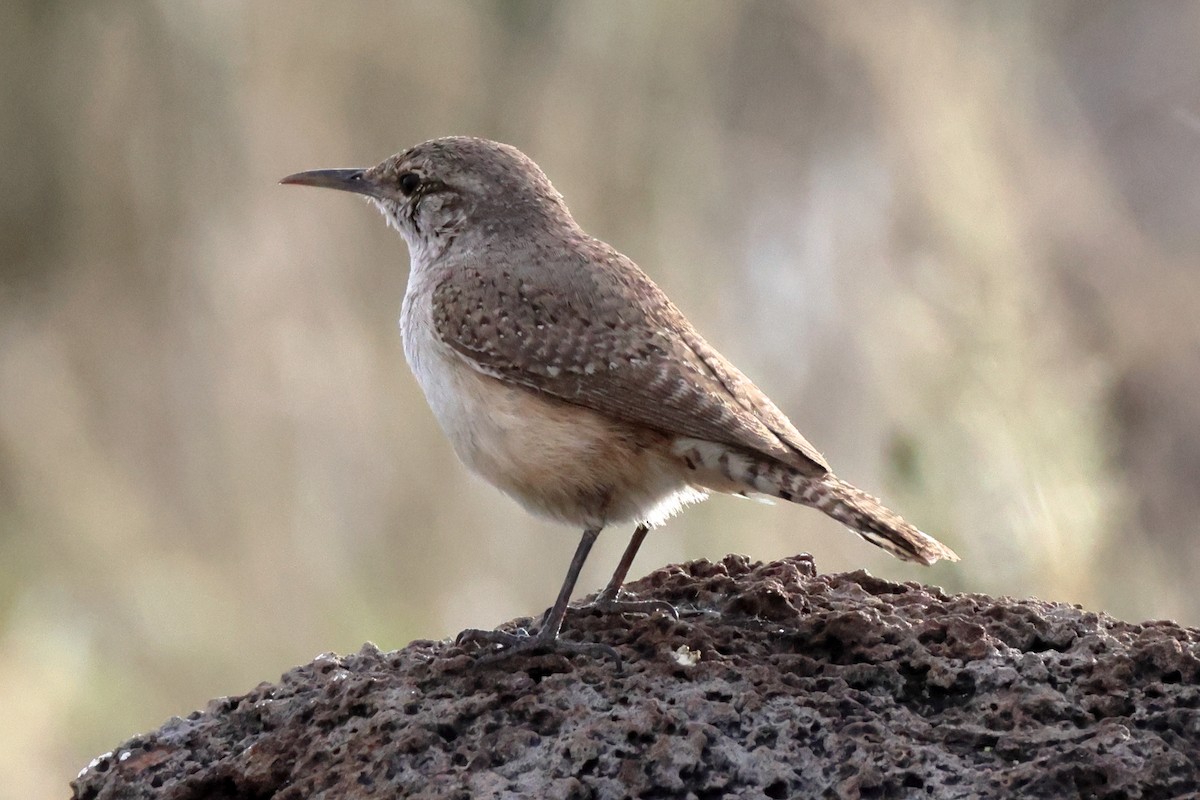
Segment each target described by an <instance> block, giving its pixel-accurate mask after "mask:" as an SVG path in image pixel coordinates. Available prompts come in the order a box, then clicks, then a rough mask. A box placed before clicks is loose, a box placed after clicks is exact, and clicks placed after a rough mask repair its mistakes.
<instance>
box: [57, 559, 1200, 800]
mask: <svg viewBox="0 0 1200 800" xmlns="http://www.w3.org/2000/svg"><path fill="white" fill-rule="evenodd" d="M630 588H631V589H632V590H633V591H634V592H635V593H637V594H638V595H640V596H643V597H654V598H657V599H661V600H666V601H669V602H671V603H673V604H675V605H676V607H677V608H678V609H679V611H680V615H681V619H679V620H674V619H671V618H670V617H667V616H664V615H662V614H659V615H656V616H653V617H640V618H639V617H622V616H619V615H607V616H605V615H601V614H598V613H595V612H589V611H584V610H577V611H575V612H573V613H572V614H571V615H570V616H569V617H568V621H567V625H566V627H565V629H564V634H565V636H566V637H568V638H570V639H575V640H587V641H598V642H604V643H607V644H609V645H612V646H613V647H615V648H616V649H617V650H618V651H619V652H620V654H621V655H622V656H623V658H624V669H623V671H621V672H618V671H617V669H616V668H615V666H614V664H613V662H611V661H608V660H601V661H596V660H593V659H589V658H585V657H574V658H566V657H563V656H560V655H552V654H551V655H534V656H518V657H513V658H512V659H510V660H502V661H500V662H498V663H495V664H487V665H483V666H480V665H476V664H475V663H474V662H475V658H476V657H477V655H478V652H477V651H476V650H475V648H474V646H469V647H458V646H456V645H454V644H451V643H448V642H429V641H418V642H413V643H412V644H410V645H409V646H408V647H406V648H404V649H403V650H399V651H396V652H392V653H382V652H380V651H379V650H377V649H376V648H375V647H374V646H372V645H366V646H365V647H363V649H362V651H360V652H359V653H357V654H355V655H351V656H345V657H337V656H332V655H330V656H325V657H321V658H318V659H317V660H316V661H314V662H313V663H311V664H308V665H307V666H303V667H297V668H296V669H293V670H291V671H290V672H288V673H287V674H286V675H284V676H283V678H282V679H281V680H280V682H279V683H277V684H262V685H260V686H259V687H258V688H257V689H255V690H254V691H252V692H250V693H249V694H247V695H244V696H242V697H231V698H222V699H219V700H214V701H213V702H212V703H211V704H210V705H209V707H208V709H207V710H205V711H203V712H196V713H194V714H192V715H191V716H189V717H188V718H187V719H179V718H176V719H173V720H171V721H169V722H167V723H166V724H165V725H164V726H163V727H162V728H160V729H159V730H157V731H154V732H152V733H148V734H146V735H143V736H138V737H135V738H133V739H131V740H130V741H128V742H126V743H125V744H123V745H121V746H120V747H119V748H117V749H116V750H114V751H113V752H111V753H108V754H105V755H104V756H101V757H99V758H98V759H96V760H95V761H93V762H92V764H91V765H89V766H88V768H87V769H85V770H84V771H83V772H82V773H81V774H80V776H79V778H78V779H76V781H75V782H74V783H73V784H72V788H73V789H74V796H75V797H76V798H83V799H84V800H114V799H116V798H172V800H199V799H200V798H206V799H211V800H217V799H218V798H220V799H225V798H228V799H232V798H255V799H256V800H266V798H274V800H299V799H300V798H339V799H352V798H368V797H371V798H379V797H388V798H392V797H410V798H429V799H430V800H432V799H433V798H463V799H464V800H465V799H466V798H503V797H536V798H563V799H564V800H565V799H566V798H597V800H598V799H599V798H614V799H615V798H627V797H630V798H667V797H672V798H674V797H678V798H697V799H702V798H722V797H738V798H807V797H847V798H860V797H862V798H868V797H869V798H909V797H933V798H990V797H996V798H1010V797H1021V798H1040V797H1046V798H1051V797H1052V798H1068V797H1089V798H1169V797H1171V798H1173V797H1194V796H1197V794H1196V793H1197V792H1200V685H1198V683H1200V631H1197V630H1194V629H1187V628H1182V627H1180V626H1178V625H1174V624H1172V623H1167V622H1150V623H1145V624H1129V623H1125V622H1120V621H1117V620H1115V619H1112V618H1111V617H1108V616H1105V615H1103V614H1095V613H1091V612H1087V611H1082V610H1080V609H1078V608H1076V607H1070V606H1063V605H1057V604H1051V603H1042V602H1037V601H1014V600H1009V599H995V598H991V597H986V596H982V595H970V594H958V595H947V594H944V593H942V592H941V591H940V590H938V589H936V588H931V587H928V586H921V585H918V584H914V583H905V584H896V583H889V582H887V581H883V580H879V579H876V578H873V577H871V576H870V575H868V574H866V573H864V572H855V573H849V574H838V575H817V574H816V569H815V567H814V566H813V563H812V560H811V558H809V557H807V556H800V557H797V558H793V559H788V560H785V561H780V562H776V563H772V564H757V563H751V562H749V561H747V560H746V559H744V558H742V557H739V556H730V557H728V558H726V559H725V560H724V561H722V562H720V563H717V564H713V563H709V562H706V561H700V562H693V563H690V564H685V565H682V566H674V567H668V568H665V569H663V570H659V571H658V572H655V573H653V574H652V575H650V576H648V577H646V578H645V579H643V580H641V581H639V582H638V583H636V584H633V585H632V586H631V587H630ZM516 623H518V624H524V625H528V624H530V621H529V620H518V621H516Z"/></svg>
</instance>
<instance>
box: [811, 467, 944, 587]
mask: <svg viewBox="0 0 1200 800" xmlns="http://www.w3.org/2000/svg"><path fill="white" fill-rule="evenodd" d="M800 483H801V486H800V491H799V492H797V493H796V497H795V499H796V500H797V501H799V502H801V503H804V504H805V505H809V506H812V507H813V508H815V509H818V510H820V511H823V512H825V513H826V514H828V515H829V516H830V517H832V518H833V519H836V520H837V521H838V522H840V523H842V524H843V525H845V526H846V527H847V528H849V529H850V530H852V531H854V532H855V533H857V534H858V535H859V536H861V537H862V538H864V539H866V540H867V541H868V542H870V543H871V544H873V545H875V546H877V547H882V548H883V549H884V550H887V551H888V552H889V553H891V554H892V555H894V556H895V557H896V558H899V559H900V560H902V561H917V562H919V563H921V564H926V565H929V564H935V563H937V562H938V561H939V560H940V559H943V558H944V559H946V560H947V561H958V554H957V553H955V552H954V551H953V550H951V549H950V548H949V547H946V545H944V544H942V543H941V542H939V541H938V540H937V539H935V538H933V537H932V536H930V535H929V534H927V533H925V532H924V531H920V530H918V529H917V528H915V527H913V526H912V525H911V524H909V523H908V522H906V521H905V520H904V518H903V517H901V516H900V515H899V514H897V513H896V512H894V511H892V510H891V509H890V508H888V507H887V506H885V505H883V503H881V502H879V498H877V497H872V496H871V495H869V494H867V493H866V492H864V491H862V490H861V489H859V488H858V487H856V486H854V485H852V484H849V483H846V482H845V481H844V480H842V479H841V478H839V477H837V476H836V475H833V474H829V475H825V476H823V477H820V478H802V479H801V481H800Z"/></svg>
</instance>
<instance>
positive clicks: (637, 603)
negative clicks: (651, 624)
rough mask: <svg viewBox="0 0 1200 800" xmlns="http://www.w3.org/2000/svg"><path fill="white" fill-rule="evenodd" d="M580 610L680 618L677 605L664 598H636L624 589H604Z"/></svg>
mask: <svg viewBox="0 0 1200 800" xmlns="http://www.w3.org/2000/svg"><path fill="white" fill-rule="evenodd" d="M579 610H580V611H599V612H600V613H602V614H644V615H646V616H648V617H649V616H653V615H654V614H657V613H662V614H665V615H666V616H668V617H671V618H672V619H679V612H678V611H676V610H675V606H673V605H671V604H670V603H668V602H665V601H663V600H634V599H631V595H629V594H626V593H625V592H622V591H616V592H609V591H607V590H606V591H603V592H601V593H600V594H599V595H597V596H596V599H595V600H593V601H592V602H590V603H588V604H587V605H584V606H580V608H579Z"/></svg>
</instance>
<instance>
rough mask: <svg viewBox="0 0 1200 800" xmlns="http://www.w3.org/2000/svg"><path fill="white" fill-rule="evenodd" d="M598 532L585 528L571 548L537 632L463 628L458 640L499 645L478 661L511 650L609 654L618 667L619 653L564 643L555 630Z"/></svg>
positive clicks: (505, 654)
mask: <svg viewBox="0 0 1200 800" xmlns="http://www.w3.org/2000/svg"><path fill="white" fill-rule="evenodd" d="M599 535H600V528H598V527H597V528H588V529H587V530H585V531H584V532H583V537H582V538H581V539H580V540H579V547H577V548H575V556H574V557H573V558H572V559H571V566H570V567H568V568H567V577H566V578H565V579H564V580H563V585H562V588H561V589H559V590H558V599H556V600H555V601H554V605H553V607H551V609H550V611H549V613H547V614H546V617H545V619H543V620H542V626H541V628H539V629H538V632H537V633H526V632H521V633H506V632H504V631H481V630H466V631H463V632H462V633H460V634H459V635H458V640H457V641H458V643H459V644H464V643H466V642H486V643H490V644H497V645H500V647H499V649H496V650H494V651H493V652H491V653H489V654H488V655H486V656H484V657H483V658H481V659H480V661H479V663H483V662H485V661H494V660H497V659H499V658H506V657H508V656H510V655H513V654H515V653H528V652H536V651H542V652H547V651H558V652H561V653H571V654H574V653H580V654H583V655H589V656H609V657H611V658H613V659H614V660H615V661H616V662H617V665H618V666H620V664H621V657H620V655H618V654H617V651H616V650H614V649H613V648H611V647H609V646H608V645H606V644H591V643H585V642H565V641H563V640H562V639H560V638H558V634H559V631H560V630H562V624H563V618H564V617H565V616H566V614H567V604H568V603H570V602H571V592H572V591H574V589H575V581H577V580H578V579H579V571H580V570H581V569H583V562H584V561H586V560H587V557H588V552H589V551H591V549H592V545H593V544H595V542H596V537H597V536H599Z"/></svg>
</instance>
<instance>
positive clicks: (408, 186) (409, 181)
mask: <svg viewBox="0 0 1200 800" xmlns="http://www.w3.org/2000/svg"><path fill="white" fill-rule="evenodd" d="M420 185H421V176H420V175H418V174H417V173H415V172H406V173H404V174H403V175H401V176H400V191H402V192H404V194H406V195H410V194H412V193H413V192H415V191H416V190H417V187H418V186H420Z"/></svg>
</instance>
